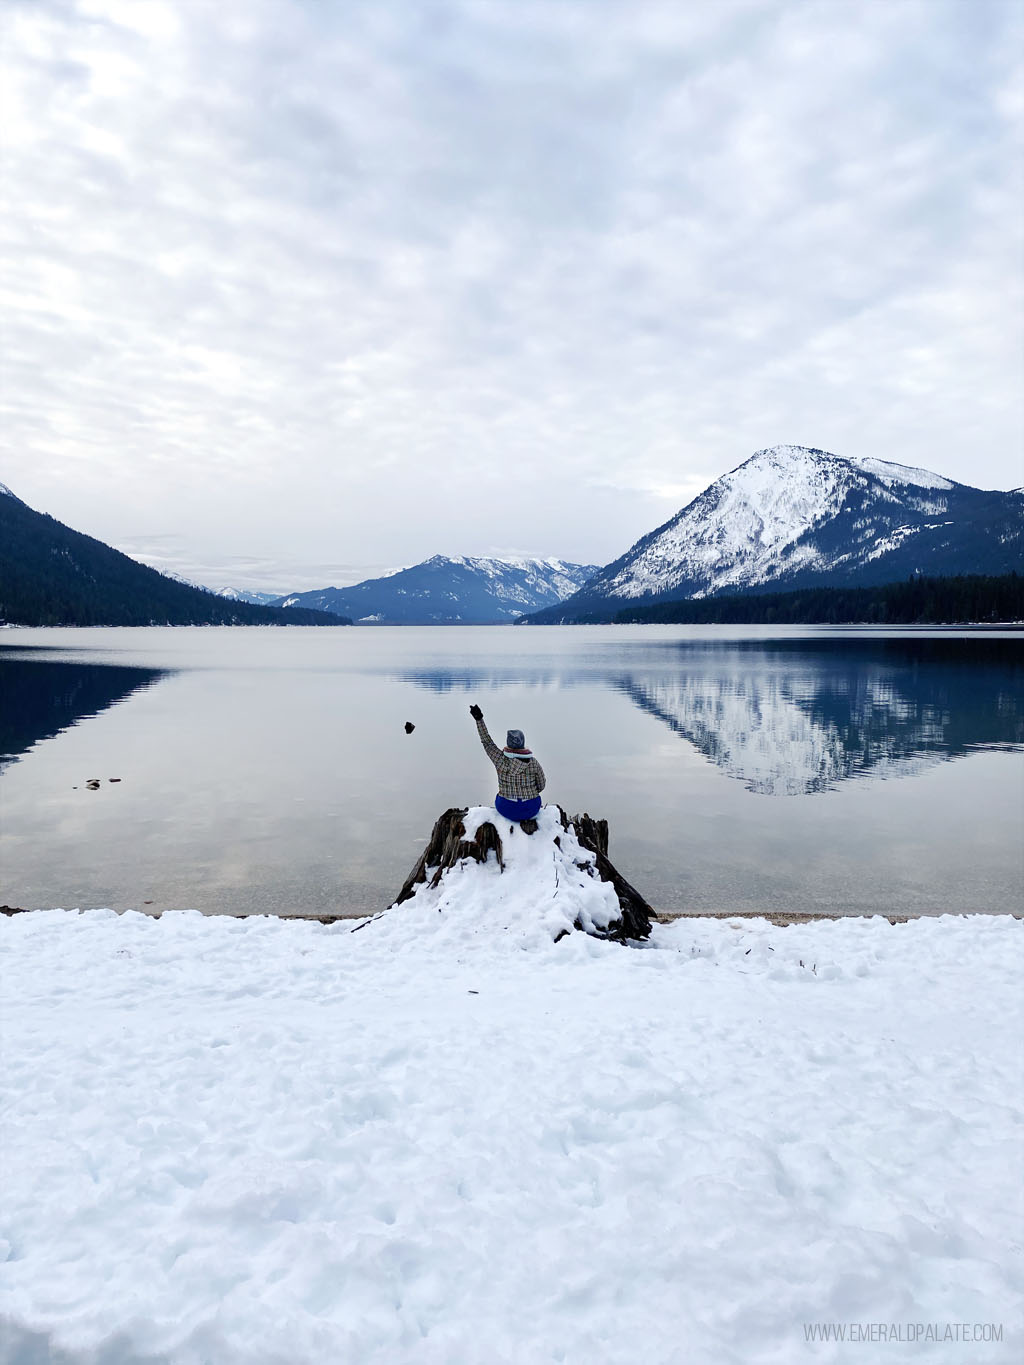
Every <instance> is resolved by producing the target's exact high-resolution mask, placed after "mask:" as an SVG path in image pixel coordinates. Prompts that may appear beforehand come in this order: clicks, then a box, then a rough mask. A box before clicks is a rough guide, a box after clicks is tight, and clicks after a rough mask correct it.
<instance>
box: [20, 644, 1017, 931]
mask: <svg viewBox="0 0 1024 1365" xmlns="http://www.w3.org/2000/svg"><path fill="white" fill-rule="evenodd" d="M474 701H476V702H479V703H480V705H481V706H482V707H483V710H484V714H485V718H486V719H487V721H488V723H489V725H490V727H491V730H492V733H493V734H494V736H495V738H496V739H497V740H498V742H499V743H500V742H502V741H503V738H504V734H505V730H506V729H507V728H508V727H509V726H516V727H518V728H520V729H522V730H524V731H525V732H526V737H527V743H528V744H530V746H531V747H532V748H533V749H534V751H535V752H536V753H537V755H538V757H539V758H540V760H541V762H542V763H543V764H544V767H545V769H546V771H547V775H548V784H549V785H548V790H547V792H546V793H545V796H546V797H548V798H549V799H550V800H552V801H557V802H559V803H560V804H561V805H562V806H564V807H565V808H566V809H568V810H569V811H570V812H575V811H582V810H589V811H590V812H591V814H594V815H599V816H605V817H607V819H608V820H609V822H610V826H611V847H610V850H609V851H610V853H611V856H612V859H613V861H614V862H615V863H616V865H617V866H618V867H619V868H620V870H621V871H622V872H623V873H624V875H625V876H627V877H628V878H629V879H630V880H631V881H633V882H634V883H635V884H636V886H637V887H638V888H639V889H640V890H641V891H642V892H643V893H644V894H645V895H646V896H647V898H648V900H649V901H650V902H651V903H652V904H653V905H654V906H655V908H657V909H659V910H690V911H722V910H727V911H736V910H759V911H830V912H849V913H854V912H864V911H880V912H883V913H912V912H923V913H940V912H943V911H954V912H959V911H973V910H996V911H1004V912H1005V911H1017V912H1020V911H1021V910H1022V909H1024V897H1022V889H1021V888H1022V885H1024V852H1022V849H1024V840H1022V833H1024V640H1022V637H1021V636H1020V635H1019V634H1017V635H1013V634H1011V633H1008V632H987V633H969V632H939V631H916V632H913V633H910V632H905V631H904V632H886V631H881V630H868V629H843V630H838V629H826V628H814V627H788V628H786V629H784V630H782V629H780V630H773V629H771V628H767V627H765V628H761V627H721V626H718V627H714V626H711V627H663V628H655V627H630V626H623V627H562V628H558V627H545V628H529V627H526V628H512V627H463V628H443V627H433V628H429V627H425V628H414V627H407V628H351V629H336V630H328V629H324V630H303V629H299V628H290V629H287V630H281V629H274V628H266V627H264V628H234V629H217V628H203V629H194V628H193V629H189V628H178V629H169V628H159V629H158V628H154V629H136V630H125V629H93V630H28V629H20V628H19V629H10V630H6V631H3V632H2V634H0V903H6V904H9V905H18V906H25V907H33V908H34V907H36V906H81V907H86V906H113V907H115V908H117V909H123V908H128V907H134V908H137V909H151V910H154V911H155V910H164V909H168V908H184V907H194V908H197V909H199V910H202V911H205V912H209V913H216V912H222V913H239V912H241V911H276V912H279V913H285V914H288V913H307V914H308V913H314V914H337V913H360V912H366V911H368V910H375V909H379V908H380V907H382V906H384V905H386V904H388V903H389V901H390V900H392V899H393V898H394V895H395V894H396V892H397V891H398V889H399V887H400V886H401V884H402V881H403V880H404V878H405V876H406V874H407V872H408V871H409V868H410V867H411V866H412V864H413V863H414V862H415V860H416V858H417V856H418V855H419V853H420V852H421V851H422V848H423V845H424V844H425V842H426V839H427V836H428V835H429V833H430V828H431V825H432V824H433V821H434V819H435V818H436V817H437V815H439V814H440V813H441V811H443V810H444V809H445V808H446V807H448V806H455V805H470V804H484V803H488V802H490V801H491V800H492V798H493V795H494V791H495V785H494V780H493V769H492V768H491V767H490V764H489V763H488V762H487V760H486V758H485V757H484V755H483V753H482V751H481V749H480V746H479V744H478V742H477V738H476V732H475V729H474V727H473V723H472V721H471V719H470V717H469V705H470V703H471V702H474ZM406 721H411V722H412V723H413V724H414V725H415V727H416V728H415V730H414V731H413V733H412V734H411V735H407V734H406V733H405V729H404V724H405V722H406ZM112 777H113V778H119V779H120V781H119V782H116V783H112V782H110V781H109V779H110V778H112ZM90 778H99V779H100V787H99V789H98V790H89V789H88V788H87V787H86V782H87V780H88V779H90Z"/></svg>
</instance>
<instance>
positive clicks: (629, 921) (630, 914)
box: [558, 806, 655, 941]
mask: <svg viewBox="0 0 1024 1365" xmlns="http://www.w3.org/2000/svg"><path fill="white" fill-rule="evenodd" d="M558 813H559V815H560V816H561V820H562V828H563V829H569V827H570V826H571V827H572V829H573V831H574V832H575V834H576V838H577V839H578V840H579V842H580V844H581V845H582V847H583V848H585V849H587V850H588V851H589V852H590V853H593V855H594V859H595V862H596V864H597V873H598V876H599V877H600V878H601V880H602V881H603V882H611V884H612V888H613V890H614V891H615V894H616V896H617V897H618V901H619V909H620V910H621V911H622V918H621V919H620V920H619V921H618V922H617V923H615V924H613V925H610V926H609V928H608V929H607V930H606V931H605V932H604V933H600V934H598V935H597V937H598V938H615V939H619V940H620V941H625V940H626V939H628V938H648V937H650V933H651V921H652V920H653V919H654V918H655V914H654V911H653V910H652V909H651V907H650V906H649V905H648V904H647V902H646V901H645V900H644V898H643V896H641V894H640V892H639V891H638V890H637V889H636V887H635V886H633V885H631V884H630V883H629V882H627V881H626V879H625V877H624V876H623V875H622V873H621V872H619V870H618V869H617V868H616V867H615V866H614V864H613V863H612V862H611V860H610V859H609V857H608V821H607V820H595V819H594V818H593V817H592V816H591V815H588V814H587V812H586V811H584V812H583V814H582V815H566V813H565V811H564V810H562V807H561V806H559V807H558ZM579 927H580V926H579V925H577V928H579Z"/></svg>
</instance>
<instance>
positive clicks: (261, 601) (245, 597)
mask: <svg viewBox="0 0 1024 1365" xmlns="http://www.w3.org/2000/svg"><path fill="white" fill-rule="evenodd" d="M216 591H217V596H218V597H226V598H227V599H228V601H230V602H251V603H252V604H253V605H254V606H257V607H268V606H269V605H270V603H271V602H279V601H280V600H281V594H280V593H276V592H250V591H249V589H248V588H218V589H217V590H216Z"/></svg>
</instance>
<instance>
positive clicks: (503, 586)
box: [275, 555, 598, 626]
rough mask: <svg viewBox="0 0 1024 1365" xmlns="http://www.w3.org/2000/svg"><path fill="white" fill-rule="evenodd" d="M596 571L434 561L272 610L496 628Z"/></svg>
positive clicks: (520, 562)
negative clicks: (310, 610)
mask: <svg viewBox="0 0 1024 1365" xmlns="http://www.w3.org/2000/svg"><path fill="white" fill-rule="evenodd" d="M597 568H598V566H597V565H596V564H570V563H567V562H566V561H564V560H561V559H496V558H490V557H478V558H473V557H471V556H466V555H459V556H447V555H434V556H433V557H432V558H430V559H427V560H424V562H423V563H422V564H414V565H413V566H412V567H411V568H408V569H399V570H398V571H397V573H392V574H388V575H386V576H384V577H381V578H368V579H366V580H365V582H363V583H356V584H355V585H354V586H353V587H350V588H322V589H318V590H314V591H311V592H300V593H292V594H291V595H290V596H286V597H279V598H277V599H275V605H276V606H281V607H286V608H287V609H288V610H289V611H290V610H293V609H294V608H295V607H307V608H309V607H311V608H313V609H314V610H316V611H334V612H340V613H341V614H342V615H345V616H350V617H352V618H353V619H354V620H355V621H357V622H359V621H362V622H366V623H371V622H372V623H374V624H379V625H403V626H405V625H497V624H502V623H507V622H510V621H515V620H517V619H518V618H519V617H520V616H522V615H524V614H525V613H528V612H532V611H537V610H539V609H540V608H542V607H546V606H550V605H554V604H556V603H558V602H560V601H562V600H563V598H566V597H569V596H570V595H571V594H572V593H574V592H576V590H577V589H578V588H579V587H581V586H582V585H583V584H584V583H585V582H586V581H587V579H588V578H589V577H590V576H591V574H593V573H596V572H597Z"/></svg>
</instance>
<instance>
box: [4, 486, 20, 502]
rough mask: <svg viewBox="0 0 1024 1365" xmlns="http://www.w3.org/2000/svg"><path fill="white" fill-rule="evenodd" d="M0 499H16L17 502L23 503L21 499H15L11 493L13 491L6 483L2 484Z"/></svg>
mask: <svg viewBox="0 0 1024 1365" xmlns="http://www.w3.org/2000/svg"><path fill="white" fill-rule="evenodd" d="M0 497H6V498H14V501H15V502H20V501H21V500H20V498H16V497H14V494H13V493H12V492H11V490H10V489H9V488H8V487H7V485H6V484H5V483H0Z"/></svg>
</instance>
